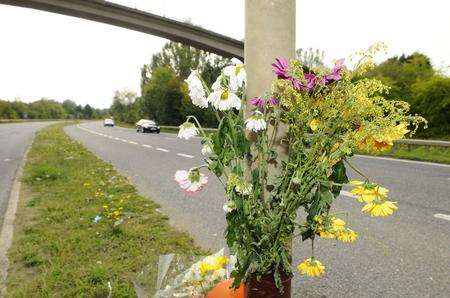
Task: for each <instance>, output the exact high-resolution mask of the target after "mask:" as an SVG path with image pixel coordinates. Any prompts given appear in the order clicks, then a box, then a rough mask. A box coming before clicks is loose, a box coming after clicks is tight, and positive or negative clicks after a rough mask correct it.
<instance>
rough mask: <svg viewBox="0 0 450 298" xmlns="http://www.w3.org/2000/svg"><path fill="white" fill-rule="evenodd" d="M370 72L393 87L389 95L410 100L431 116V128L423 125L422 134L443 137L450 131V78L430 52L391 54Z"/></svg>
mask: <svg viewBox="0 0 450 298" xmlns="http://www.w3.org/2000/svg"><path fill="white" fill-rule="evenodd" d="M368 76H369V77H373V78H377V79H379V80H380V81H382V82H383V83H384V84H385V85H387V86H389V87H390V88H391V89H390V92H389V95H387V96H386V97H387V98H388V99H393V100H404V101H406V102H408V103H409V104H410V105H411V111H412V112H414V113H418V114H420V115H422V116H424V117H425V118H426V119H427V120H428V126H429V129H423V128H420V129H419V130H418V132H417V135H418V136H419V137H423V138H442V137H446V136H448V135H449V134H450V120H449V119H450V104H449V97H450V95H449V94H450V85H449V83H448V82H449V80H450V78H448V77H443V76H442V75H439V74H438V72H437V71H436V70H434V69H433V67H432V65H431V62H430V59H429V58H428V57H427V56H425V55H424V54H420V53H413V54H412V55H409V56H405V55H402V56H400V57H397V56H396V57H392V58H389V59H388V60H386V61H384V62H383V63H381V64H379V65H377V66H376V67H375V68H374V69H373V70H371V71H370V72H369V73H368Z"/></svg>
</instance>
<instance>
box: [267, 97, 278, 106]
mask: <svg viewBox="0 0 450 298" xmlns="http://www.w3.org/2000/svg"><path fill="white" fill-rule="evenodd" d="M267 103H268V104H269V105H271V106H276V105H278V103H279V101H278V99H276V98H275V97H271V98H270V99H269V100H268V101H267Z"/></svg>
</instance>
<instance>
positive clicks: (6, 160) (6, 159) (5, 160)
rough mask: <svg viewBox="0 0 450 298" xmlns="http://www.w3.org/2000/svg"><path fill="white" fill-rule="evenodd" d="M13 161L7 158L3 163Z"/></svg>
mask: <svg viewBox="0 0 450 298" xmlns="http://www.w3.org/2000/svg"><path fill="white" fill-rule="evenodd" d="M10 160H11V159H9V158H5V159H4V160H3V161H4V162H8V161H10Z"/></svg>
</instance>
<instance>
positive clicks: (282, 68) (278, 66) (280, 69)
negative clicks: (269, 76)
mask: <svg viewBox="0 0 450 298" xmlns="http://www.w3.org/2000/svg"><path fill="white" fill-rule="evenodd" d="M288 67H289V65H288V61H287V60H286V59H284V58H276V59H275V62H274V63H272V68H273V71H274V72H275V74H276V75H277V77H278V78H279V79H288V78H289V76H288V75H287V71H288Z"/></svg>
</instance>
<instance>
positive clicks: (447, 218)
mask: <svg viewBox="0 0 450 298" xmlns="http://www.w3.org/2000/svg"><path fill="white" fill-rule="evenodd" d="M434 217H436V218H440V219H445V220H448V221H450V215H447V214H441V213H436V214H435V215H434Z"/></svg>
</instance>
